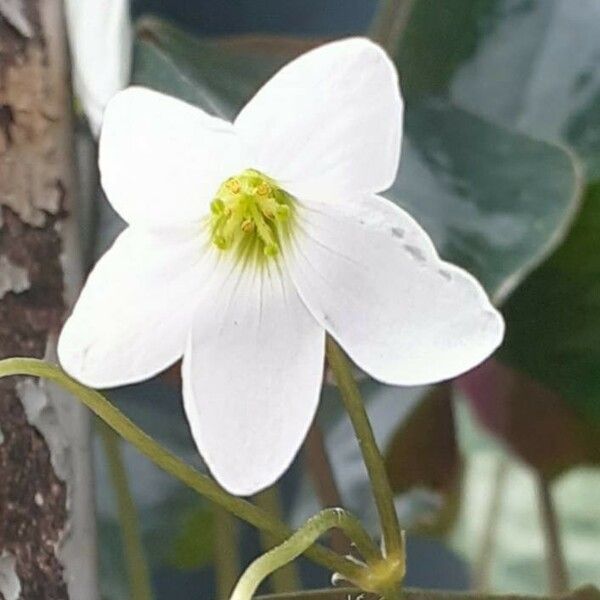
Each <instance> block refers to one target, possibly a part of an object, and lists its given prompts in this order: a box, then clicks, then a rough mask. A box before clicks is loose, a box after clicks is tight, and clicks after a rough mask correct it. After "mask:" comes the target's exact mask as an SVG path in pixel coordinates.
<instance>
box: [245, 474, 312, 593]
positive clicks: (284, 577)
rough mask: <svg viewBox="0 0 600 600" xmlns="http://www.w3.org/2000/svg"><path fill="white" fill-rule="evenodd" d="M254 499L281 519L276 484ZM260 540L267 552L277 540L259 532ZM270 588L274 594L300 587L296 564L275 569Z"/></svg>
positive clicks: (279, 497) (279, 500)
mask: <svg viewBox="0 0 600 600" xmlns="http://www.w3.org/2000/svg"><path fill="white" fill-rule="evenodd" d="M255 501H256V504H257V505H258V506H260V507H261V508H262V509H264V510H265V511H267V512H268V513H269V514H270V515H273V516H275V517H277V518H278V519H281V518H282V516H283V509H282V506H281V494H280V493H279V488H278V487H277V485H273V486H271V487H270V488H267V489H266V490H263V491H262V492H260V494H257V495H256V496H255ZM260 541H261V546H262V549H263V550H264V551H265V552H267V551H268V550H270V549H271V548H273V546H275V545H276V544H277V541H278V540H275V539H273V536H271V535H269V534H268V533H264V532H261V534H260ZM270 583H271V588H272V589H273V592H274V593H275V594H282V593H284V592H291V591H294V590H299V589H301V588H302V584H301V583H300V575H299V574H298V570H297V569H296V565H295V564H294V563H293V562H291V563H288V564H287V565H285V566H283V567H282V568H281V569H278V570H277V571H275V572H274V573H273V575H272V577H271V581H270Z"/></svg>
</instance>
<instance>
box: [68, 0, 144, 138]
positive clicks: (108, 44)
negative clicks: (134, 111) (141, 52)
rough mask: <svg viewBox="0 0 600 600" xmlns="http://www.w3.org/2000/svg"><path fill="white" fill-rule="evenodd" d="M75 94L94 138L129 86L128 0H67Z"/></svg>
mask: <svg viewBox="0 0 600 600" xmlns="http://www.w3.org/2000/svg"><path fill="white" fill-rule="evenodd" d="M65 10H66V17H67V26H68V33H69V42H70V46H71V50H72V53H71V54H72V56H71V61H72V63H73V81H74V84H75V91H76V93H77V96H78V98H79V100H80V101H81V104H82V106H83V110H84V111H85V114H86V116H87V118H88V120H89V122H90V126H91V128H92V131H93V132H94V135H96V136H97V135H98V134H99V132H100V125H101V123H102V115H103V113H104V109H105V107H106V105H107V103H108V101H109V100H110V99H111V97H112V96H113V95H114V94H116V93H117V92H118V91H119V90H121V89H123V88H124V87H125V86H126V85H127V84H128V83H129V78H130V75H131V73H130V71H131V55H132V51H133V33H132V27H131V19H130V17H129V2H128V0H67V1H66V2H65Z"/></svg>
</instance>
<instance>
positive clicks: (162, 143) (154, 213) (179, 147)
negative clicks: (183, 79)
mask: <svg viewBox="0 0 600 600" xmlns="http://www.w3.org/2000/svg"><path fill="white" fill-rule="evenodd" d="M99 152H100V156H99V163H100V173H101V178H102V186H103V187H104V190H105V192H106V194H107V196H108V199H109V201H110V202H111V204H112V205H113V207H114V208H115V210H116V211H117V212H118V213H119V214H120V215H121V216H122V217H123V219H125V221H127V222H128V223H129V224H132V225H140V226H145V227H150V228H154V229H156V228H161V227H165V226H169V225H181V224H184V225H185V224H189V223H190V222H197V221H198V220H199V219H200V218H201V217H202V216H203V215H205V214H206V213H207V212H208V210H209V203H210V201H211V199H212V198H213V197H214V194H215V192H216V191H217V189H218V187H219V185H220V184H221V183H223V181H225V179H227V178H228V177H231V176H232V175H235V174H236V173H237V172H238V171H241V170H242V169H244V168H246V167H247V166H248V164H247V161H246V160H244V159H243V156H242V151H241V147H240V142H239V140H238V138H237V136H236V134H235V131H234V129H233V126H232V125H231V124H230V123H227V122H226V121H223V120H221V119H218V118H217V117H211V116H210V115H208V114H206V113H205V112H203V111H202V110H201V109H199V108H196V107H194V106H191V105H190V104H186V103H185V102H182V101H181V100H176V99H175V98H171V97H169V96H165V95H163V94H159V93H158V92H154V91H151V90H148V89H144V88H138V87H132V88H128V89H127V90H124V91H123V92H120V93H118V94H117V95H116V96H114V97H113V99H112V100H111V101H110V102H109V104H108V106H107V108H106V111H105V113H104V123H103V127H102V133H101V136H100V151H99Z"/></svg>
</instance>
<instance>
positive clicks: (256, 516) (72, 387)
mask: <svg viewBox="0 0 600 600" xmlns="http://www.w3.org/2000/svg"><path fill="white" fill-rule="evenodd" d="M9 375H29V376H32V377H43V378H45V379H49V380H50V381H53V382H54V383H56V384H58V385H60V386H61V387H62V388H64V389H65V390H67V391H68V392H70V393H71V394H73V395H74V396H75V397H76V398H77V399H78V400H80V401H81V402H82V403H83V404H85V405H86V406H87V407H88V408H89V409H90V410H91V411H92V412H93V413H95V414H96V415H97V416H98V417H100V418H101V419H102V420H103V421H104V422H105V423H106V424H107V425H109V426H110V427H112V428H113V429H114V430H115V431H116V432H117V433H118V434H119V435H120V436H121V437H123V438H124V439H126V440H127V441H128V442H129V443H130V444H132V445H133V446H135V447H136V448H137V449H138V450H139V451H140V452H141V453H142V454H143V455H144V456H146V457H148V458H149V459H150V460H151V461H152V462H154V463H155V464H156V465H157V466H159V467H160V468H161V469H163V470H164V471H166V472H167V473H170V474H171V475H173V477H176V478H177V479H179V480H180V481H181V482H183V483H184V484H185V485H187V486H188V487H190V488H192V489H193V490H195V491H196V492H198V493H199V494H200V495H202V496H204V497H205V498H207V499H208V500H210V501H212V502H214V503H215V504H218V505H219V506H221V507H223V508H224V509H225V510H228V511H229V512H230V513H232V514H234V515H235V516H236V517H238V518H239V519H242V520H243V521H246V522H247V523H250V524H251V525H253V526H254V527H257V528H258V529H262V530H263V531H267V532H269V533H270V534H272V535H273V537H275V538H276V539H277V540H285V539H287V538H288V537H289V536H290V535H291V534H292V531H291V530H290V528H289V527H287V526H286V525H285V524H284V523H281V522H280V521H279V520H277V519H274V518H273V517H271V515H269V514H268V513H266V512H265V511H263V510H261V509H260V508H258V507H257V506H254V504H252V503H250V502H247V501H246V500H242V499H241V498H238V497H236V496H233V495H231V494H228V493H227V492H226V491H225V490H223V489H222V488H221V487H219V486H218V485H217V484H216V483H215V482H214V481H213V480H212V479H211V478H210V477H208V476H206V475H203V474H202V473H199V472H198V471H196V469H194V468H192V467H190V466H189V465H188V464H186V463H185V462H183V461H182V460H181V459H179V458H177V457H176V456H175V455H174V454H173V453H171V452H169V451H168V450H166V449H165V448H163V447H162V446H161V445H160V444H158V443H157V442H156V441H154V440H153V439H152V438H151V437H150V436H149V435H147V434H146V433H145V432H144V431H142V430H141V429H140V428H139V427H137V425H135V424H134V423H133V422H132V421H130V420H129V419H128V418H127V417H126V416H125V415H124V414H123V413H122V412H121V411H120V410H119V409H118V408H116V407H115V406H113V404H111V403H110V402H109V401H108V400H107V399H106V398H105V397H104V396H103V395H102V394H100V393H99V392H97V391H95V390H92V389H90V388H87V387H85V386H84V385H82V384H80V383H79V382H77V381H75V380H74V379H73V378H71V377H69V375H67V374H66V373H65V372H64V371H63V370H62V369H61V368H60V367H58V366H56V365H53V364H50V363H47V362H45V361H43V360H38V359H35V358H7V359H5V360H0V377H7V376H9ZM305 554H306V556H307V557H308V558H310V559H311V560H312V561H314V562H316V563H318V564H320V565H322V566H324V567H325V568H327V569H329V570H331V571H333V572H338V573H340V574H341V575H342V576H343V577H344V578H345V579H347V580H348V581H351V582H354V583H358V582H359V581H360V580H361V577H362V575H363V568H361V567H360V566H359V565H356V564H354V563H353V562H352V561H350V560H348V559H346V558H344V557H342V556H339V555H338V554H335V553H334V552H332V551H331V550H329V549H327V548H324V547H323V546H319V545H315V546H312V547H310V548H308V549H307V550H306V552H305Z"/></svg>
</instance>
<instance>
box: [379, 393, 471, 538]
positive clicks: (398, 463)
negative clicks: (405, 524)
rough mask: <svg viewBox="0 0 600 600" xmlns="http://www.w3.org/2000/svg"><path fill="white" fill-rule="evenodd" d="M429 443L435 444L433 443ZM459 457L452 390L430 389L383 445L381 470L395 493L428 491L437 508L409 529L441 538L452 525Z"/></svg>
mask: <svg viewBox="0 0 600 600" xmlns="http://www.w3.org/2000/svg"><path fill="white" fill-rule="evenodd" d="M432 440H434V443H432ZM462 462H463V461H462V456H461V455H460V453H459V449H458V444H457V442H456V432H455V427H454V413H453V409H452V388H451V386H450V385H448V384H441V385H438V386H434V387H432V388H431V389H430V391H429V392H428V393H427V394H426V395H425V396H424V397H423V399H422V400H421V402H419V403H418V404H417V406H416V407H415V408H414V410H413V411H412V412H411V413H410V414H409V415H408V416H407V418H406V419H405V420H404V421H403V422H402V423H401V424H400V426H399V427H398V429H397V430H396V431H395V433H394V435H393V437H392V439H391V440H390V442H389V443H388V444H387V452H386V467H387V471H388V474H389V478H390V483H391V485H392V489H393V491H394V492H395V493H396V494H407V493H410V492H411V491H413V490H415V489H416V490H418V489H422V490H428V491H431V492H434V493H435V494H437V495H438V496H439V497H440V499H441V502H442V503H441V507H439V508H438V510H436V511H434V512H433V514H430V515H427V514H425V515H424V516H423V519H422V520H421V521H420V522H416V523H414V524H413V525H412V526H411V528H410V529H411V531H418V532H419V533H424V534H428V535H443V534H445V533H447V532H448V531H449V530H450V528H451V527H452V526H453V525H454V521H455V519H456V516H457V513H458V509H459V497H460V491H461V475H462V467H463V464H462Z"/></svg>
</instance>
